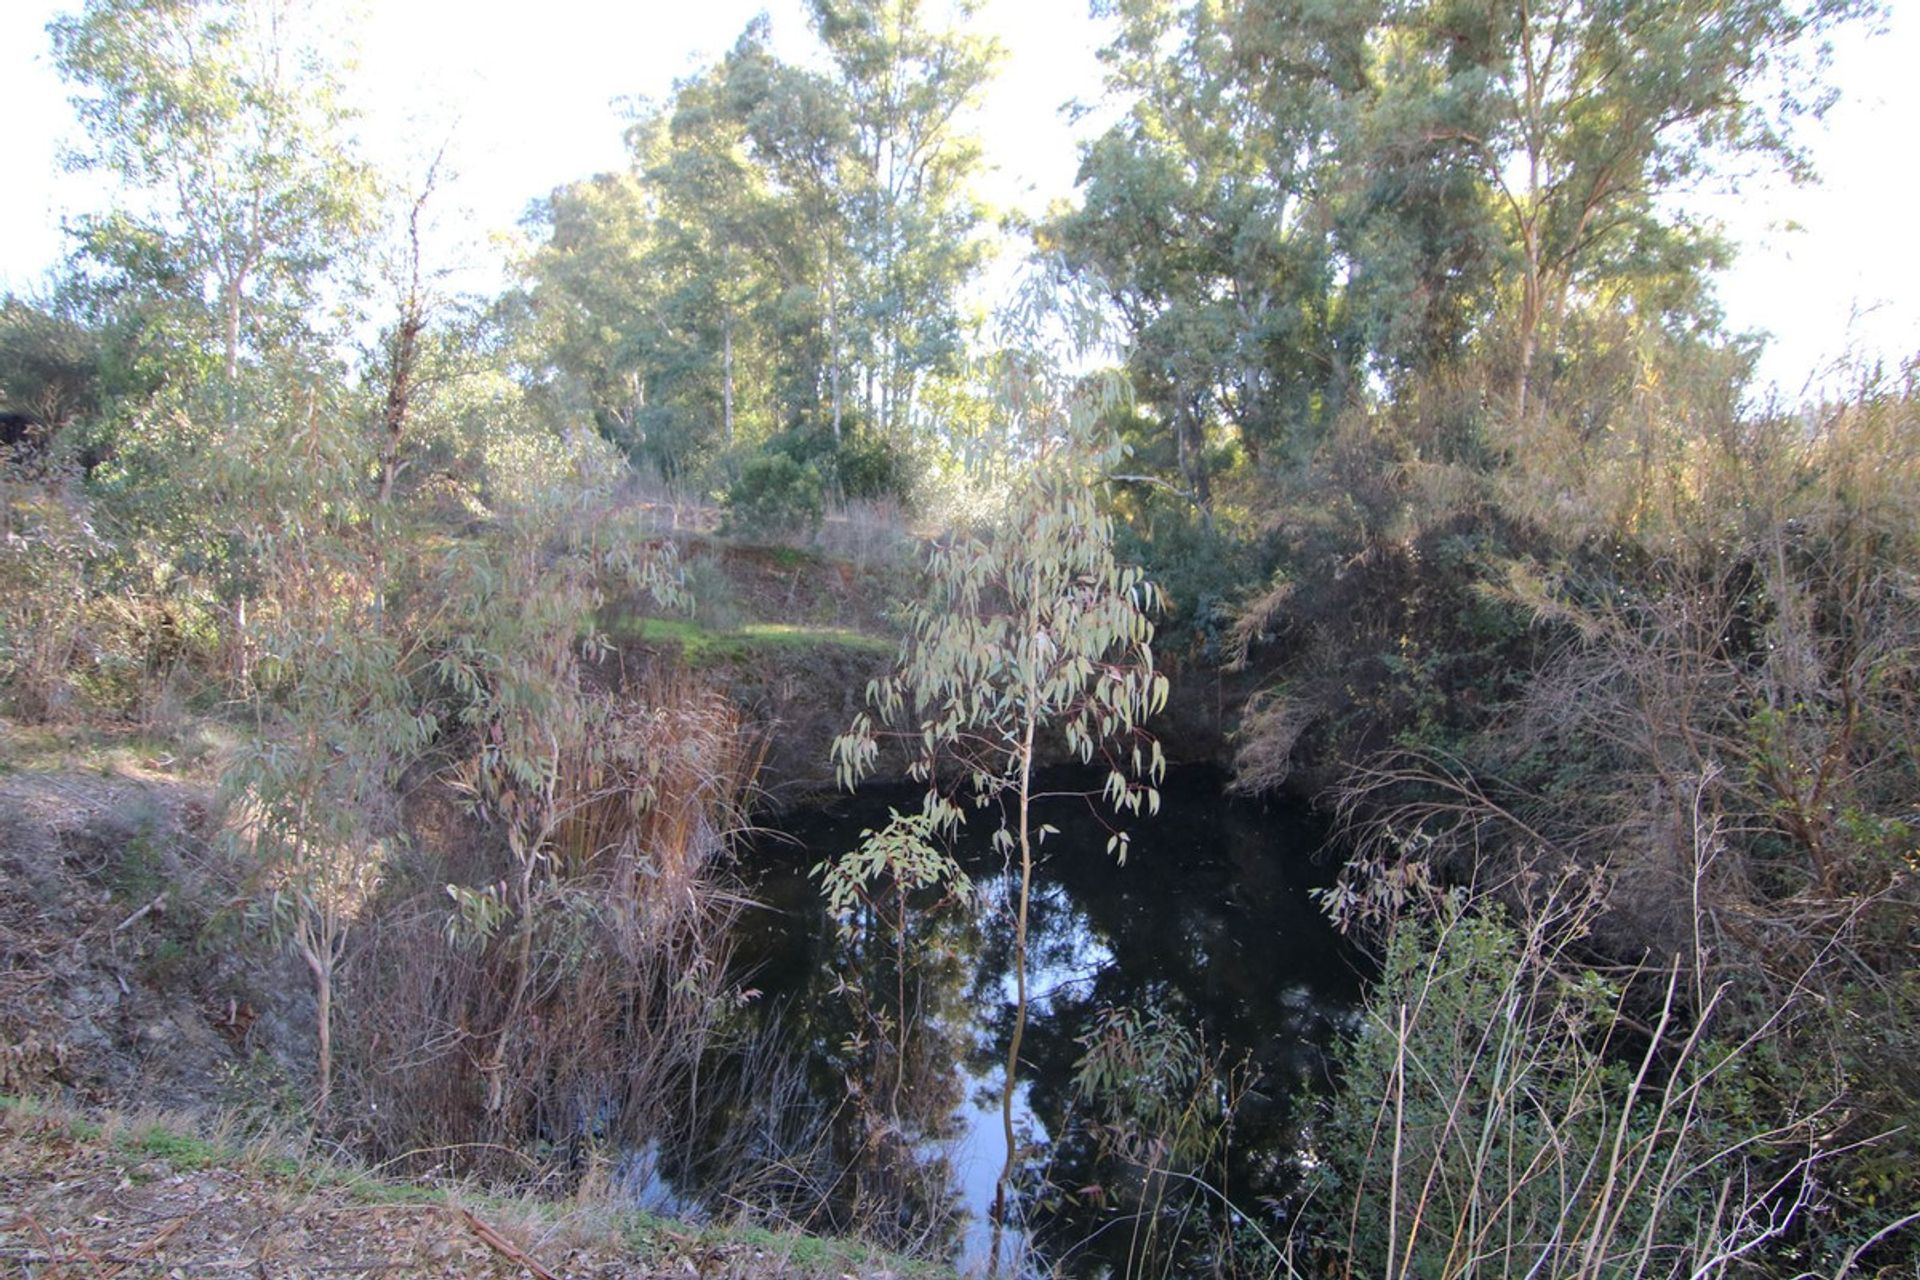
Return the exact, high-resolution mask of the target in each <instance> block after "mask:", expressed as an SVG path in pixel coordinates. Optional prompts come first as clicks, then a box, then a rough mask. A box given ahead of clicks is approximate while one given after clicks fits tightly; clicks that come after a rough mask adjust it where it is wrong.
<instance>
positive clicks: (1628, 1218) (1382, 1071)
mask: <svg viewBox="0 0 1920 1280" xmlns="http://www.w3.org/2000/svg"><path fill="white" fill-rule="evenodd" d="M1426 902H1427V904H1428V907H1427V909H1426V910H1425V911H1418V910H1416V911H1413V912H1409V913H1403V914H1402V915H1401V916H1400V917H1399V919H1398V922H1397V924H1396V925H1395V926H1394V928H1393V931H1392V934H1391V937H1390V939H1389V941H1388V943H1387V947H1386V954H1385V960H1384V967H1383V972H1382V974H1381V977H1380V979H1379V982H1378V984H1377V985H1376V986H1375V987H1374V989H1373V991H1372V992H1371V993H1370V995H1369V997H1368V1000H1367V1004H1366V1008H1365V1012H1364V1016H1363V1020H1362V1022H1361V1025H1360V1026H1359V1027H1358V1028H1357V1029H1356V1030H1355V1032H1354V1033H1353V1034H1352V1035H1351V1036H1350V1037H1349V1038H1348V1039H1347V1040H1346V1042H1345V1044H1344V1045H1343V1047H1342V1048H1341V1050H1340V1053H1339V1059H1340V1062H1339V1068H1340V1084H1339V1087H1338V1089H1337V1091H1336V1092H1335V1093H1334V1095H1333V1097H1332V1099H1331V1100H1330V1103H1329V1105H1328V1107H1327V1110H1326V1113H1325V1117H1324V1119H1323V1121H1322V1122H1321V1123H1320V1124H1319V1125H1318V1126H1317V1127H1316V1129H1315V1132H1314V1139H1313V1152H1312V1155H1313V1160H1314V1168H1315V1170H1316V1172H1315V1174H1314V1179H1313V1182H1312V1184H1311V1185H1310V1187H1309V1189H1308V1192H1307V1199H1306V1201H1305V1204H1306V1213H1307V1222H1308V1225H1309V1229H1310V1232H1311V1237H1312V1239H1313V1241H1314V1245H1313V1247H1314V1248H1316V1249H1318V1250H1323V1251H1324V1252H1325V1255H1326V1257H1327V1258H1328V1259H1329V1260H1330V1262H1331V1263H1333V1264H1334V1265H1337V1266H1338V1267H1340V1268H1341V1269H1342V1271H1344V1272H1347V1273H1357V1274H1372V1275H1398V1274H1417V1275H1422V1276H1430V1277H1435V1278H1436V1280H1450V1278H1453V1277H1460V1278H1462V1280H1464V1278H1466V1277H1481V1276H1520V1275H1529V1276H1542V1277H1555V1276H1569V1277H1571V1276H1600V1277H1605V1276H1621V1277H1625V1276H1633V1275H1642V1274H1647V1273H1648V1272H1649V1271H1651V1272H1655V1273H1658V1274H1667V1273H1669V1272H1674V1271H1681V1272H1684V1273H1688V1274H1702V1273H1707V1274H1712V1273H1716V1272H1717V1271H1719V1270H1721V1269H1722V1268H1725V1267H1727V1266H1728V1265H1730V1264H1731V1263H1732V1262H1733V1261H1734V1260H1735V1259H1738V1258H1742V1257H1746V1256H1748V1255H1750V1254H1753V1255H1757V1254H1759V1253H1760V1251H1763V1250H1765V1249H1767V1248H1784V1247H1789V1246H1791V1244H1792V1243H1793V1240H1794V1237H1795V1234H1796V1233H1797V1231H1798V1221H1799V1217H1800V1216H1801V1215H1803V1214H1805V1213H1808V1212H1809V1211H1810V1209H1811V1206H1813V1205H1814V1204H1816V1203H1818V1202H1819V1201H1820V1200H1821V1198H1822V1196H1823V1194H1824V1192H1823V1188H1822V1170H1821V1167H1820V1166H1821V1161H1822V1155H1821V1149H1822V1145H1823V1143H1824V1142H1825V1141H1826V1140H1827V1138H1828V1135H1829V1133H1830V1130H1831V1127H1832V1119H1831V1117H1829V1116H1828V1115H1827V1114H1826V1108H1825V1106H1824V1105H1823V1100H1822V1099H1821V1098H1819V1097H1818V1096H1812V1097H1800V1098H1796V1099H1795V1100H1794V1102H1795V1104H1797V1105H1790V1106H1787V1107H1784V1108H1780V1109H1779V1110H1772V1109H1770V1108H1768V1107H1767V1106H1765V1105H1763V1098H1764V1092H1763V1087H1762V1085H1761V1083H1760V1081H1761V1078H1762V1077H1763V1076H1764V1074H1765V1073H1764V1071H1763V1065H1764V1064H1763V1061H1762V1054H1761V1053H1760V1052H1759V1051H1758V1050H1757V1048H1756V1042H1755V1041H1754V1040H1751V1039H1747V1040H1733V1041H1724V1042H1723V1041H1719V1040H1716V1039H1715V1038H1714V1037H1715V1028H1716V1026H1717V1025H1718V1024H1719V1021H1720V1019H1719V1017H1718V1010H1717V1008H1716V1007H1715V1004H1716V1002H1713V1001H1710V1002H1709V1004H1708V1005H1707V1007H1705V1008H1702V1009H1699V1010H1697V1011H1694V1012H1692V1013H1689V1011H1687V1010H1686V1009H1685V1008H1684V1007H1683V1000H1682V999H1676V988H1677V984H1678V979H1679V970H1678V968H1677V967H1675V968H1673V969H1670V970H1669V971H1668V972H1667V973H1666V974H1665V975H1661V974H1659V973H1657V972H1655V973H1651V974H1643V975H1642V978H1643V980H1644V981H1647V982H1649V983H1650V984H1652V985H1656V986H1659V985H1664V997H1662V996H1660V995H1659V994H1658V993H1655V994H1654V995H1653V996H1652V1005H1651V1011H1652V1019H1653V1021H1652V1025H1651V1027H1649V1028H1647V1029H1645V1030H1643V1031H1630V1030H1629V1029H1628V1025H1629V1024H1628V1022H1627V1020H1626V1019H1625V1018H1623V1017H1622V1014H1623V1012H1624V1011H1625V1009H1626V1007H1627V1005H1628V1001H1629V995H1628V993H1627V992H1625V991H1624V990H1623V989H1622V988H1621V987H1620V986H1619V985H1617V984H1616V983H1615V982H1614V981H1611V980H1609V979H1605V978H1602V977H1601V976H1599V975H1597V974H1595V973H1593V972H1592V971H1589V970H1584V969H1581V968H1580V967H1579V966H1578V965H1577V964H1574V963H1572V962H1571V958H1570V956H1569V954H1568V947H1569V944H1570V943H1571V942H1572V941H1573V940H1574V939H1576V938H1577V937H1578V936H1579V935H1580V933H1581V930H1582V923H1583V916H1582V912H1584V911H1587V910H1590V909H1591V901H1590V900H1589V901H1587V902H1586V904H1585V905H1583V903H1582V902H1581V901H1580V900H1578V899H1575V898H1567V897H1560V898H1556V899H1552V900H1549V901H1547V902H1544V903H1538V904H1535V905H1536V907H1537V910H1535V911H1534V912H1533V913H1532V914H1531V915H1530V916H1529V917H1528V918H1526V919H1524V920H1521V921H1518V922H1513V923H1510V922H1508V921H1507V920H1505V919H1503V918H1502V914H1501V913H1500V912H1499V911H1498V910H1497V909H1494V910H1469V909H1467V908H1466V907H1465V905H1464V902H1463V900H1462V899H1461V898H1459V897H1442V898H1438V899H1432V898H1429V899H1427V900H1426ZM1801 1083H1802V1084H1805V1085H1817V1084H1818V1083H1819V1082H1818V1081H1813V1080H1805V1079H1803V1080H1802V1081H1801ZM1774 1101H1776V1102H1777V1101H1778V1099H1774Z"/></svg>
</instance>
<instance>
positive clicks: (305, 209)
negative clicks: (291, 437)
mask: <svg viewBox="0 0 1920 1280" xmlns="http://www.w3.org/2000/svg"><path fill="white" fill-rule="evenodd" d="M296 29H297V15H296V13H295V12H294V10H293V8H292V6H290V5H287V4H285V3H282V2H281V0H259V2H258V3H238V2H236V3H226V2H225V0H167V2H166V3H163V4H145V3H128V2H127V0H91V2H90V3H88V4H87V5H86V6H85V7H84V8H83V9H82V10H81V12H80V13H78V14H75V15H71V16H68V17H62V18H59V19H57V20H56V21H55V22H54V23H53V24H52V25H51V26H50V28H49V30H50V31H51V33H52V35H53V43H54V59H55V63H56V65H57V66H58V67H59V69H60V71H61V73H62V74H63V75H64V76H66V77H67V78H68V79H69V80H70V81H72V82H73V83H74V84H75V85H76V86H77V87H78V88H79V89H80V90H81V91H82V92H81V94H80V95H79V96H77V97H76V99H75V105H76V107H77V108H78V110H79V113H80V117H81V120H82V122H83V124H84V125H85V126H86V129H87V144H86V145H85V146H84V147H83V148H81V149H80V150H79V151H77V152H76V153H75V160H76V163H78V164H79V165H81V166H83V167H89V168H99V169H105V170H108V171H110V172H112V173H113V174H114V175H116V176H117V177H118V178H119V180H120V182H121V183H122V185H123V189H124V191H125V193H126V194H128V195H131V194H133V193H135V192H138V193H140V195H141V196H142V197H144V198H143V199H140V200H127V201H123V202H122V203H120V204H119V206H118V207H117V208H116V209H115V210H114V211H113V212H112V213H109V214H105V215H102V216H96V217H91V218H88V219H86V220H85V221H83V223H82V224H81V226H80V229H79V237H80V242H81V246H82V264H83V265H82V271H83V272H85V273H94V272H97V273H98V276H97V277H95V279H96V280H97V282H98V284H99V285H100V286H103V287H102V289H101V293H102V295H103V296H111V295H112V294H114V293H118V292H122V291H124V292H127V293H131V294H132V295H133V296H135V297H139V298H142V299H144V300H150V301H151V302H152V303H153V304H154V305H156V306H158V307H160V308H161V309H162V310H163V311H170V312H173V313H175V314H179V315H181V316H182V320H181V323H182V324H183V325H184V326H186V329H187V335H188V336H187V341H188V343H189V344H190V345H189V346H188V348H187V351H188V352H192V351H198V352H204V353H207V354H215V353H217V354H218V356H219V358H220V360H221V362H222V363H221V365H220V366H219V368H220V370H221V372H222V373H223V375H224V378H225V380H226V381H227V382H229V383H231V382H232V381H233V380H234V379H235V377H236V376H237V374H238V372H239V367H240V361H241V357H242V355H243V353H250V354H252V355H253V356H254V357H256V358H258V357H261V356H264V355H265V354H266V349H267V346H268V344H269V343H272V342H284V341H286V340H287V339H288V338H290V337H293V336H296V335H297V334H298V333H299V332H300V331H301V330H302V329H303V328H304V327H305V326H306V324H307V322H308V320H309V318H310V315H311V304H312V303H313V301H314V300H315V297H316V289H317V287H318V285H319V282H320V280H321V278H322V276H323V274H324V273H325V272H326V271H327V269H328V268H329V267H330V266H331V265H332V264H333V262H334V261H335V259H336V257H337V256H338V254H339V252H340V250H341V248H342V247H343V246H346V247H350V246H352V245H354V244H355V243H357V240H358V233H359V232H360V230H361V228H362V227H364V225H365V206H366V201H367V198H368V195H369V193H370V178H369V174H368V171H367V170H366V168H365V166H364V165H363V164H361V163H360V162H359V161H357V160H356V159H355V158H353V157H352V155H351V154H350V153H349V152H348V150H347V149H346V147H345V145H344V143H343V138H344V125H345V123H346V121H347V119H348V115H347V112H346V110H345V108H344V107H343V106H342V104H341V101H340V97H339V86H338V83H337V81H336V80H335V79H334V78H333V76H332V74H331V73H330V70H329V69H328V68H326V67H325V65H324V64H323V63H321V62H320V61H319V60H318V59H317V57H316V56H315V55H314V54H313V52H312V47H311V45H308V46H305V47H301V46H299V45H295V44H292V43H290V42H291V40H292V39H293V38H294V37H295V36H296V34H297V31H296ZM83 278H86V277H85V276H83ZM203 316H204V320H202V318H201V317H203ZM196 328H197V329H198V330H199V332H198V333H197V334H194V333H193V332H192V331H193V330H194V329H196ZM183 354H186V353H185V352H183Z"/></svg>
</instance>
